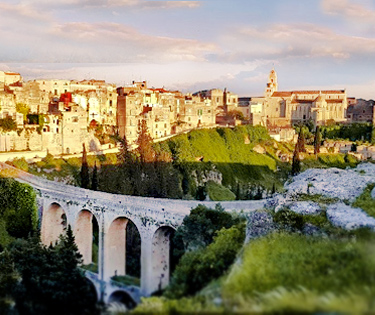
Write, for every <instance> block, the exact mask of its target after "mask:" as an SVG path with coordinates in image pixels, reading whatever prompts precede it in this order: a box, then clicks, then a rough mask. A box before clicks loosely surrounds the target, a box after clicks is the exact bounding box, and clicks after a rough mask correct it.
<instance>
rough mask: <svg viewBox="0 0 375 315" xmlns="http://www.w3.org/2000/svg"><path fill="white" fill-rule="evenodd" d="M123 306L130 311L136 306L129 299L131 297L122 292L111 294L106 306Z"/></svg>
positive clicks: (131, 299) (132, 300)
mask: <svg viewBox="0 0 375 315" xmlns="http://www.w3.org/2000/svg"><path fill="white" fill-rule="evenodd" d="M114 303H116V304H123V305H125V307H126V309H127V310H131V309H133V308H135V307H136V306H137V303H136V302H135V301H134V299H133V298H132V297H131V295H130V294H129V293H128V292H126V291H123V290H118V291H114V292H112V294H111V295H110V296H109V298H108V304H114Z"/></svg>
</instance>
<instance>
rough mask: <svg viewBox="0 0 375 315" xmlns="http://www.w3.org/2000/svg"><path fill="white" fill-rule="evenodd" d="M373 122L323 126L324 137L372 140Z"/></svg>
mask: <svg viewBox="0 0 375 315" xmlns="http://www.w3.org/2000/svg"><path fill="white" fill-rule="evenodd" d="M372 129H373V127H372V124H369V123H363V124H359V123H356V124H349V125H340V124H338V125H333V126H322V127H321V133H322V136H323V139H349V140H351V141H356V140H366V141H371V135H372Z"/></svg>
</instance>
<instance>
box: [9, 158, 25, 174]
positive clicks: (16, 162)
mask: <svg viewBox="0 0 375 315" xmlns="http://www.w3.org/2000/svg"><path fill="white" fill-rule="evenodd" d="M11 165H13V166H14V167H16V168H18V169H20V170H22V171H25V172H27V171H28V170H29V164H28V163H27V161H26V160H25V158H19V159H14V160H13V161H12V162H11Z"/></svg>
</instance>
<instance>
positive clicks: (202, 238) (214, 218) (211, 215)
mask: <svg viewBox="0 0 375 315" xmlns="http://www.w3.org/2000/svg"><path fill="white" fill-rule="evenodd" d="M239 222H240V218H238V217H234V216H232V215H231V214H230V213H228V212H225V211H224V209H223V208H221V206H220V205H217V206H216V208H215V209H210V208H207V207H206V206H203V205H198V206H197V207H196V208H194V209H192V210H191V212H190V214H189V215H188V216H186V217H185V218H184V220H183V222H182V225H181V226H180V227H178V228H177V231H176V233H175V239H177V242H178V240H182V241H183V243H184V248H185V250H192V249H196V248H203V247H205V246H207V245H209V244H211V243H212V241H213V238H214V235H215V233H216V231H218V230H220V229H221V228H223V227H224V228H230V227H231V226H233V225H235V224H238V223H239Z"/></svg>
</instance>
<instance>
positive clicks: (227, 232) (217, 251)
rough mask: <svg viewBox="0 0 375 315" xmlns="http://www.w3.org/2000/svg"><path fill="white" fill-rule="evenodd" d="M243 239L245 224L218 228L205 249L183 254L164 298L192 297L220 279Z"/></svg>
mask: <svg viewBox="0 0 375 315" xmlns="http://www.w3.org/2000/svg"><path fill="white" fill-rule="evenodd" d="M244 239H245V224H240V225H236V226H232V227H231V228H229V229H225V228H223V229H221V230H220V231H218V232H217V235H216V236H215V237H214V239H213V243H211V244H210V245H208V246H207V247H206V248H201V249H198V250H195V251H191V252H187V253H185V254H184V256H182V258H181V260H180V262H179V264H178V265H177V267H176V269H175V271H174V273H173V276H172V280H171V283H170V285H169V287H168V289H167V291H166V296H169V297H172V298H179V297H183V296H188V295H193V294H195V293H196V292H198V291H199V290H201V289H202V288H203V287H204V286H205V285H207V284H208V283H209V282H210V281H212V280H214V279H216V278H218V277H221V276H222V275H223V274H224V273H225V271H226V270H227V269H228V268H229V266H230V265H231V264H232V263H233V261H234V259H235V258H236V256H237V253H238V251H239V250H240V248H241V247H242V244H243V241H244Z"/></svg>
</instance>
